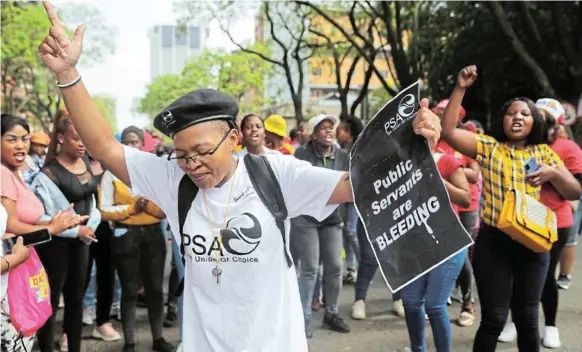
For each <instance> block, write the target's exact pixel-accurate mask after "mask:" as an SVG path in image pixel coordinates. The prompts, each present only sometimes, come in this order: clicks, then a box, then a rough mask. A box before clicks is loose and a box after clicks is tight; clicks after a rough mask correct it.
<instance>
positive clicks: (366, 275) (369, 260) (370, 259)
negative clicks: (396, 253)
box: [355, 221, 401, 301]
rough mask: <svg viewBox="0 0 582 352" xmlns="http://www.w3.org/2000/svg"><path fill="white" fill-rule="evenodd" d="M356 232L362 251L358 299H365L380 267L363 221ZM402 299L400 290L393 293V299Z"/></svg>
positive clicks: (356, 289) (356, 288)
mask: <svg viewBox="0 0 582 352" xmlns="http://www.w3.org/2000/svg"><path fill="white" fill-rule="evenodd" d="M357 226H358V227H357V229H358V230H357V231H356V234H357V236H358V243H359V251H360V258H359V260H360V266H359V267H358V278H357V280H356V287H355V291H356V292H355V293H356V299H355V300H356V301H360V300H362V301H365V300H366V296H367V295H368V289H369V288H370V283H372V279H373V278H374V275H376V270H377V269H378V262H377V261H376V257H375V256H374V250H373V249H372V246H371V245H370V242H369V241H368V238H367V237H366V231H365V230H364V226H363V225H362V223H361V221H358V223H357ZM400 299H401V295H400V292H396V293H394V294H393V295H392V301H399V300H400Z"/></svg>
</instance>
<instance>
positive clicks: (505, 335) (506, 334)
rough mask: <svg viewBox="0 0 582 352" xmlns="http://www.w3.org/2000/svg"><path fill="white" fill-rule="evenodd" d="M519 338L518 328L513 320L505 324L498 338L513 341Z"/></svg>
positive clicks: (501, 340) (502, 340) (500, 340)
mask: <svg viewBox="0 0 582 352" xmlns="http://www.w3.org/2000/svg"><path fill="white" fill-rule="evenodd" d="M516 338H517V330H516V329H515V324H514V323H513V322H511V323H507V324H505V326H504V327H503V331H502V332H501V334H500V335H499V337H498V338H497V340H498V341H499V342H512V341H513V340H515V339H516Z"/></svg>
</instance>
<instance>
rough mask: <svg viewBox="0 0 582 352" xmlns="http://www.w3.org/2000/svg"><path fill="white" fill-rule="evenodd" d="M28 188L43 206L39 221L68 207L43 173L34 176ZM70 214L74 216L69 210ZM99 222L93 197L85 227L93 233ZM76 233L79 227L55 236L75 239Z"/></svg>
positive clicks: (99, 217)
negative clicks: (42, 213)
mask: <svg viewBox="0 0 582 352" xmlns="http://www.w3.org/2000/svg"><path fill="white" fill-rule="evenodd" d="M30 188H31V189H32V191H33V192H34V194H36V196H37V197H38V199H40V201H41V202H42V204H43V205H44V215H43V216H42V217H41V218H40V220H41V221H50V220H51V219H52V218H53V216H55V215H56V214H57V213H58V212H59V211H65V210H66V209H67V208H68V207H69V204H70V203H69V201H68V200H67V198H65V196H64V195H63V193H62V192H61V190H60V189H59V188H58V187H57V185H56V184H55V183H54V182H53V181H52V180H51V179H50V178H49V177H48V176H47V175H45V174H44V173H43V172H39V173H38V174H37V175H36V177H35V178H34V180H33V181H32V184H31V186H30ZM71 213H72V214H75V211H74V210H72V209H71ZM100 222H101V212H99V209H97V202H96V200H95V196H93V200H92V208H91V214H89V220H87V226H89V227H90V228H91V229H92V230H93V231H95V230H96V229H97V226H99V223H100ZM78 233H79V226H76V227H74V228H72V229H69V230H65V231H63V232H61V233H59V234H57V235H56V236H58V237H65V238H76V237H77V236H78ZM87 243H88V242H87Z"/></svg>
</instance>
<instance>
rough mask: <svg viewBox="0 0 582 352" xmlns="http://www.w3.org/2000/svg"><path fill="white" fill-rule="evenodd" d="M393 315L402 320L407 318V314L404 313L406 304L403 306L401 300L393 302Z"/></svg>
mask: <svg viewBox="0 0 582 352" xmlns="http://www.w3.org/2000/svg"><path fill="white" fill-rule="evenodd" d="M392 313H394V315H396V316H397V317H400V318H404V317H405V316H406V313H405V312H404V304H402V300H401V299H399V300H398V301H394V302H392Z"/></svg>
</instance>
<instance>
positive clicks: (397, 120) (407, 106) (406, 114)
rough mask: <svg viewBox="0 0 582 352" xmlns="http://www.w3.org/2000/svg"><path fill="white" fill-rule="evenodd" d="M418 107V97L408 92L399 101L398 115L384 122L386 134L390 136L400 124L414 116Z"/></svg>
mask: <svg viewBox="0 0 582 352" xmlns="http://www.w3.org/2000/svg"><path fill="white" fill-rule="evenodd" d="M415 107H416V97H415V96H414V94H406V95H405V96H403V97H402V99H400V102H398V108H397V109H396V116H394V117H392V118H390V120H388V122H386V124H384V129H385V130H386V134H387V135H388V136H389V135H390V134H391V133H392V132H394V130H396V128H398V126H400V125H401V124H403V123H405V122H406V121H408V120H410V119H411V118H412V116H414V111H415Z"/></svg>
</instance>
